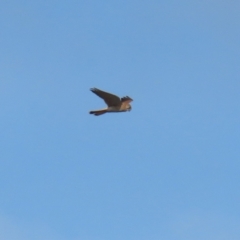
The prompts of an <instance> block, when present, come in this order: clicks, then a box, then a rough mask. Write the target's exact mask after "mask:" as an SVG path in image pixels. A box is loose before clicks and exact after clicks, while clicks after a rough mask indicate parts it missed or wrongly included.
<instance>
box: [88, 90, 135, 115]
mask: <svg viewBox="0 0 240 240" xmlns="http://www.w3.org/2000/svg"><path fill="white" fill-rule="evenodd" d="M90 90H91V91H92V92H93V93H95V94H96V95H97V96H99V97H100V98H102V99H103V100H104V102H105V103H106V104H107V106H108V107H107V108H104V109H100V110H93V111H90V112H89V113H90V114H93V115H95V116H99V115H102V114H104V113H107V112H126V111H131V109H132V107H131V105H130V104H129V103H130V102H132V101H133V99H131V98H130V97H129V96H125V97H122V98H120V97H118V96H116V95H114V94H112V93H108V92H104V91H102V90H100V89H98V88H91V89H90Z"/></svg>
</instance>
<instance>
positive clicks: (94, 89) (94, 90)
mask: <svg viewBox="0 0 240 240" xmlns="http://www.w3.org/2000/svg"><path fill="white" fill-rule="evenodd" d="M90 90H91V91H92V92H96V91H97V90H98V89H97V88H95V87H94V88H90Z"/></svg>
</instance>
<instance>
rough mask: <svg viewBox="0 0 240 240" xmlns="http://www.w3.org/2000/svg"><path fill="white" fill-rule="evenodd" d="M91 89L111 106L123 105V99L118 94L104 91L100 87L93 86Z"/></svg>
mask: <svg viewBox="0 0 240 240" xmlns="http://www.w3.org/2000/svg"><path fill="white" fill-rule="evenodd" d="M90 90H91V91H92V92H93V93H95V94H96V95H97V96H99V97H100V98H102V99H103V100H104V101H105V103H106V104H107V105H108V106H109V107H112V106H120V105H121V99H120V98H119V97H118V96H116V95H113V94H111V93H107V92H104V91H102V90H100V89H97V88H91V89H90Z"/></svg>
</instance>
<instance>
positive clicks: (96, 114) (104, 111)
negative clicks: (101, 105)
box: [89, 109, 107, 116]
mask: <svg viewBox="0 0 240 240" xmlns="http://www.w3.org/2000/svg"><path fill="white" fill-rule="evenodd" d="M106 112H107V109H102V110H94V111H90V112H89V113H90V114H94V115H95V116H99V115H102V114H104V113H106Z"/></svg>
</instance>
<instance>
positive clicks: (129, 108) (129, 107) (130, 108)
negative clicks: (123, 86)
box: [127, 104, 132, 112]
mask: <svg viewBox="0 0 240 240" xmlns="http://www.w3.org/2000/svg"><path fill="white" fill-rule="evenodd" d="M127 110H128V111H129V112H130V111H131V110H132V107H131V105H130V104H129V105H128V108H127Z"/></svg>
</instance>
